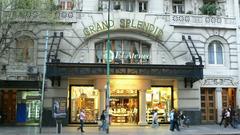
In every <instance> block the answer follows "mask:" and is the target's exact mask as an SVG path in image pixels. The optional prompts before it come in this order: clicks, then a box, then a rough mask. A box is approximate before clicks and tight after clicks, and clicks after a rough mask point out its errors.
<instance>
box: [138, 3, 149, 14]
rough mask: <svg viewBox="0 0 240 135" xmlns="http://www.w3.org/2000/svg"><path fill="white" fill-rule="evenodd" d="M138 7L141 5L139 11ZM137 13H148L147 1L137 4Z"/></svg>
mask: <svg viewBox="0 0 240 135" xmlns="http://www.w3.org/2000/svg"><path fill="white" fill-rule="evenodd" d="M140 5H141V10H140ZM138 12H148V1H139V2H138Z"/></svg>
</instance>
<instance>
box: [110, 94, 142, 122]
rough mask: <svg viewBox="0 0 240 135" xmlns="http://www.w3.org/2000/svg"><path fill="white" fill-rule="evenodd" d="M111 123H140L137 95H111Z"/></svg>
mask: <svg viewBox="0 0 240 135" xmlns="http://www.w3.org/2000/svg"><path fill="white" fill-rule="evenodd" d="M109 113H110V114H111V123H113V124H116V123H128V124H137V123H138V98H137V97H111V101H110V111H109Z"/></svg>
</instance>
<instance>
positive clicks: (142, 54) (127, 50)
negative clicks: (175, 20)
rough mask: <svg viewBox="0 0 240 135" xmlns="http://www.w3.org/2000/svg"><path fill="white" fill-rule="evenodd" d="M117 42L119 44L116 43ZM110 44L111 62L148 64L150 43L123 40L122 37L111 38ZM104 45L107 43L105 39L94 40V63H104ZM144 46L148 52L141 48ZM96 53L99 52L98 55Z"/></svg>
mask: <svg viewBox="0 0 240 135" xmlns="http://www.w3.org/2000/svg"><path fill="white" fill-rule="evenodd" d="M117 42H118V43H119V44H116V43H117ZM111 44H112V45H111V50H112V52H113V54H114V59H113V61H112V63H114V64H150V60H151V44H149V43H146V42H142V41H140V40H124V39H112V40H111ZM101 45H102V46H101ZM106 45H107V41H105V40H104V41H99V42H95V44H94V47H95V49H94V50H95V60H94V62H95V63H106V61H105V58H104V55H105V54H104V52H105V51H106ZM117 45H118V47H117ZM146 46H147V47H148V48H147V49H148V50H147V51H148V53H146V49H145V50H143V48H146ZM97 48H99V49H101V50H102V53H101V54H100V53H99V52H101V50H97ZM116 48H119V49H116ZM119 51H120V52H119ZM134 52H137V53H134ZM98 54H100V55H98ZM117 54H118V55H117ZM129 54H130V55H129ZM116 55H117V56H116ZM98 56H102V57H101V58H98ZM119 56H120V57H119ZM127 57H128V58H127ZM137 57H138V58H137ZM127 61H128V62H127Z"/></svg>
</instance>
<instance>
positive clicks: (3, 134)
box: [0, 125, 240, 135]
mask: <svg viewBox="0 0 240 135" xmlns="http://www.w3.org/2000/svg"><path fill="white" fill-rule="evenodd" d="M84 129H85V133H81V132H80V131H78V130H77V127H63V128H62V133H61V134H62V135H80V134H83V135H105V134H106V133H105V132H102V131H98V127H85V128H84ZM56 132H57V131H56V128H55V127H43V128H42V134H43V135H56V134H57V133H56ZM156 134H161V135H220V134H221V135H230V134H232V135H240V128H237V129H233V128H232V127H227V128H224V127H223V126H222V127H220V126H219V125H198V126H191V127H189V128H181V131H174V132H171V131H169V125H161V126H160V127H159V128H154V129H153V128H151V127H149V126H145V127H139V126H111V127H110V131H109V135H156ZM0 135H39V127H29V126H28V127H26V126H23V127H0Z"/></svg>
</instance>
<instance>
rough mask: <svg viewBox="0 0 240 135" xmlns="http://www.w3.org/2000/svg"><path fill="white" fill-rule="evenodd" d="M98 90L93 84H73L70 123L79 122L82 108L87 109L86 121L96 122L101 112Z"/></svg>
mask: <svg viewBox="0 0 240 135" xmlns="http://www.w3.org/2000/svg"><path fill="white" fill-rule="evenodd" d="M98 95H99V93H98V90H97V89H94V87H93V86H71V90H70V96H71V101H70V107H71V108H70V110H71V114H70V123H79V122H80V119H79V112H80V109H84V110H85V115H86V119H85V122H86V123H96V122H97V118H98V114H99V111H98V109H99V104H98Z"/></svg>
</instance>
